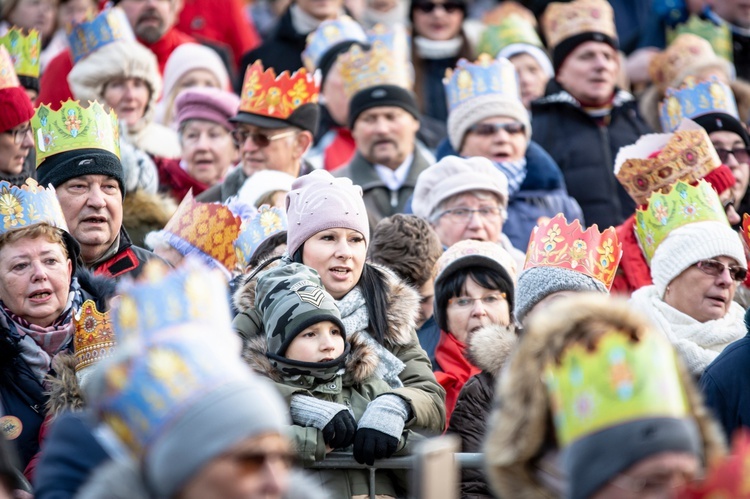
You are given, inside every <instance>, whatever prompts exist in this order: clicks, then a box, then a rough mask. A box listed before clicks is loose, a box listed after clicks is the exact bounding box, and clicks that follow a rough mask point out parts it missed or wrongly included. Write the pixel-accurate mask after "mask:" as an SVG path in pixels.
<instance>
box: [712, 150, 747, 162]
mask: <svg viewBox="0 0 750 499" xmlns="http://www.w3.org/2000/svg"><path fill="white" fill-rule="evenodd" d="M716 154H718V155H719V159H720V160H721V162H722V163H724V164H726V163H727V160H728V159H729V155H730V154H731V155H732V156H734V159H736V160H737V162H738V163H750V149H747V148H745V147H738V148H737V149H716Z"/></svg>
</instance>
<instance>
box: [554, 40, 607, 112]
mask: <svg viewBox="0 0 750 499" xmlns="http://www.w3.org/2000/svg"><path fill="white" fill-rule="evenodd" d="M619 70H620V56H619V55H618V54H617V52H616V51H615V49H613V48H612V47H610V46H609V45H607V44H606V43H604V42H594V41H591V42H584V43H582V44H580V45H579V46H577V47H576V48H575V49H574V50H573V51H572V52H571V53H570V54H569V55H568V57H567V58H565V61H564V62H563V63H562V66H560V69H558V70H557V75H556V79H557V81H558V82H559V83H560V85H562V86H563V88H564V89H565V90H567V91H568V92H569V93H570V94H571V95H572V96H573V97H575V98H576V99H578V100H579V101H581V102H582V103H584V104H587V105H594V106H598V105H604V104H606V103H607V102H609V100H610V99H611V98H612V95H613V94H614V91H615V83H616V81H617V74H618V71H619Z"/></svg>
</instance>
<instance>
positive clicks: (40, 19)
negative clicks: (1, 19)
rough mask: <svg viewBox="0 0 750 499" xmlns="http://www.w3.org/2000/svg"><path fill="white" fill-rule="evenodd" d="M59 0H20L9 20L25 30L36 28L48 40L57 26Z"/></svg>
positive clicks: (43, 38)
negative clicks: (56, 16) (56, 17)
mask: <svg viewBox="0 0 750 499" xmlns="http://www.w3.org/2000/svg"><path fill="white" fill-rule="evenodd" d="M56 7H57V0H20V1H19V2H18V5H17V6H16V8H15V9H13V10H12V11H11V13H10V15H8V22H9V23H10V24H11V25H14V26H18V27H19V28H23V29H25V30H31V29H36V30H39V33H40V34H41V35H42V40H48V39H49V37H50V35H52V30H53V29H54V28H55V8H56Z"/></svg>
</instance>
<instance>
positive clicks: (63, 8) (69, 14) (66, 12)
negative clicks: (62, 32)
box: [57, 0, 97, 28]
mask: <svg viewBox="0 0 750 499" xmlns="http://www.w3.org/2000/svg"><path fill="white" fill-rule="evenodd" d="M96 12H97V11H96V2H94V1H92V0H68V1H67V2H65V3H64V4H62V5H60V7H59V8H58V10H57V23H58V25H59V26H60V27H62V28H64V27H66V26H68V25H69V24H73V23H81V22H83V21H85V20H86V19H87V18H88V16H89V15H90V14H96Z"/></svg>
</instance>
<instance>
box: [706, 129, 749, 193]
mask: <svg viewBox="0 0 750 499" xmlns="http://www.w3.org/2000/svg"><path fill="white" fill-rule="evenodd" d="M708 137H709V138H710V139H711V143H712V144H713V145H714V149H716V151H717V152H719V155H720V156H726V159H722V163H724V164H725V165H727V166H728V167H729V168H730V169H731V170H732V175H734V185H733V186H732V194H733V195H734V203H735V204H736V205H737V206H739V204H740V201H742V198H743V197H745V191H747V185H748V181H750V164H748V153H747V148H746V147H745V142H744V141H743V140H742V137H740V136H739V135H738V134H736V133H734V132H729V131H726V130H721V131H717V132H711V133H710V134H709V135H708ZM729 151H731V152H729ZM738 156H739V158H738Z"/></svg>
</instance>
